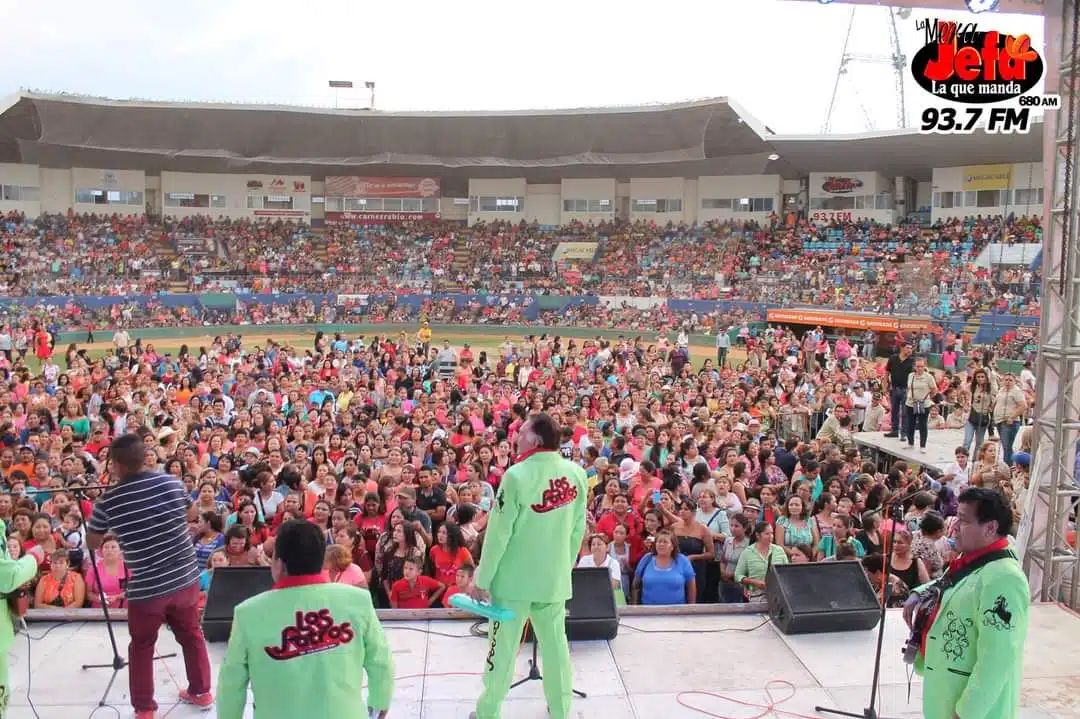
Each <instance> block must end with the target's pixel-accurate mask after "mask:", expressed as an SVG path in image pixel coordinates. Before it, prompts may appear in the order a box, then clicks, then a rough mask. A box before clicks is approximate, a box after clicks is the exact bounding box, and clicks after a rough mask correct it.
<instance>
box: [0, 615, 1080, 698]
mask: <svg viewBox="0 0 1080 719" xmlns="http://www.w3.org/2000/svg"><path fill="white" fill-rule="evenodd" d="M650 614H651V615H646V613H641V614H637V615H636V616H632V615H631V614H630V613H629V612H628V613H624V614H623V615H622V617H621V622H622V626H621V627H620V630H619V635H618V637H616V638H615V639H614V640H612V641H610V642H578V643H573V644H572V645H571V651H572V654H573V661H574V678H575V686H576V688H577V689H580V690H581V691H584V692H586V693H587V694H588V695H589V697H588V698H587V699H576V700H575V702H574V705H573V714H572V716H573V717H575V719H583V718H586V719H593V718H594V717H595V718H596V719H654V718H655V717H664V719H692V718H694V717H698V718H700V717H703V716H709V715H710V714H711V715H713V716H722V717H733V718H740V719H742V718H749V717H754V716H776V717H790V716H792V713H794V714H797V715H803V716H817V715H816V713H815V711H814V707H815V706H816V705H824V706H829V707H837V708H841V709H844V710H848V711H853V712H861V711H862V709H863V707H864V705H865V703H866V701H867V698H868V697H869V683H870V678H871V669H872V664H873V655H874V645H875V641H876V637H877V632H876V631H865V632H850V633H841V634H818V635H802V636H790V637H787V636H784V635H782V634H780V633H779V632H778V631H776V630H775V629H774V628H773V626H772V624H771V623H769V622H767V621H766V620H765V618H764V617H763V616H761V615H758V614H748V613H745V612H742V613H717V612H711V613H708V614H705V613H694V614H692V615H687V616H657V615H656V614H655V612H653V613H650ZM443 616H445V615H443ZM469 625H470V622H467V621H453V620H434V621H422V620H414V621H385V622H384V626H385V627H386V631H387V635H388V637H389V641H390V644H391V646H392V647H393V650H394V659H395V662H396V664H397V670H396V676H397V677H398V682H397V687H396V692H395V703H394V705H393V708H392V712H391V717H393V719H464V718H465V717H467V716H468V714H469V711H470V710H471V709H472V708H473V702H474V701H475V699H476V696H477V694H478V693H479V690H480V678H479V676H478V675H477V674H475V672H478V671H479V670H480V668H481V667H482V666H483V660H484V657H485V656H486V654H487V643H486V641H484V640H483V639H479V638H475V637H472V636H470V635H469V631H468V629H469ZM51 626H53V625H52V624H50V623H48V622H45V623H42V622H34V623H33V624H31V626H30V630H31V634H32V636H35V637H40V636H41V635H42V634H43V633H44V632H45V631H46V630H47V629H49V627H51ZM428 631H434V632H442V633H445V634H451V635H454V636H453V637H447V636H439V635H435V634H427V633H425V632H428ZM117 632H118V639H119V641H120V644H121V651H124V649H125V648H126V645H127V628H126V626H125V625H124V624H122V623H121V624H119V625H118V628H117ZM906 633H907V632H906V628H905V627H904V624H903V617H902V616H901V615H900V613H899V611H896V610H890V611H889V612H888V615H887V620H886V627H885V645H884V646H885V651H884V663H883V673H882V691H883V694H882V697H883V704H882V706H881V715H882V716H883V717H904V718H905V719H907V718H908V717H912V718H914V717H919V716H920V715H921V712H920V709H919V707H920V702H921V699H922V693H921V684H920V682H919V680H918V679H917V678H915V679H914V680H913V681H912V685H911V690H910V691H911V699H910V701H909V700H908V683H907V682H908V680H907V673H906V671H905V670H906V669H907V667H906V666H905V665H904V664H903V663H902V662H901V659H900V647H901V645H902V643H903V641H904V639H905V638H906ZM1076 636H1080V616H1078V615H1076V614H1074V613H1072V612H1070V611H1069V610H1068V609H1065V608H1063V607H1061V606H1059V605H1056V604H1039V605H1036V606H1034V607H1032V612H1031V622H1030V631H1029V634H1028V641H1027V650H1026V652H1025V667H1024V686H1023V696H1022V701H1021V705H1022V707H1023V711H1022V712H1021V717H1023V718H1024V719H1064V718H1065V717H1080V656H1078V654H1080V652H1078V651H1077V649H1076V648H1075V641H1073V639H1072V638H1073V637H1076ZM158 648H159V649H160V650H161V651H163V652H168V651H175V650H176V649H177V647H176V644H175V641H174V640H173V638H172V636H171V635H170V634H169V633H168V632H162V635H161V639H160V641H159V643H158ZM224 650H225V646H224V645H223V644H213V645H211V647H210V656H211V662H212V663H213V665H214V668H215V673H216V668H217V666H218V664H219V662H220V661H221V658H222V656H223V654H224ZM30 651H31V655H30V663H29V666H30V667H31V668H32V670H33V682H32V687H31V698H32V699H33V701H34V704H35V706H36V707H37V710H38V714H39V715H40V717H41V719H75V718H81V717H87V716H88V715H89V714H90V712H91V711H92V710H93V709H94V708H95V706H96V704H97V701H98V699H99V698H100V696H101V692H102V691H104V689H105V685H106V683H107V682H108V679H109V676H110V674H111V670H89V671H82V670H81V669H80V666H81V665H82V664H83V663H86V662H91V663H97V662H102V663H107V662H109V661H110V659H111V657H110V649H109V645H108V638H107V635H106V633H105V626H104V625H103V624H101V623H100V622H97V623H92V622H83V621H72V622H67V623H64V624H61V625H60V626H58V627H57V628H56V629H53V630H52V631H51V632H50V633H49V634H48V635H47V636H45V637H44V638H43V639H40V640H36V641H32V642H31V647H30ZM526 655H527V652H526V651H522V652H521V655H520V657H519V659H518V676H524V675H525V673H526V671H527V667H526V664H525V661H526ZM9 661H11V663H12V665H11V669H12V673H11V678H12V692H11V707H10V709H9V711H8V714H7V715H6V719H31V718H32V717H33V713H32V712H31V711H30V708H29V706H28V702H27V696H26V692H27V668H28V664H27V642H26V637H25V636H23V635H19V636H18V637H16V640H15V645H14V648H13V651H12V655H11V657H9ZM183 677H184V670H183V661H182V659H181V658H179V657H177V658H173V659H165V660H162V661H160V662H158V664H157V671H156V681H157V700H158V703H159V704H160V705H161V708H160V709H159V711H158V717H159V719H161V718H163V717H170V718H171V719H183V718H185V717H195V716H204V717H205V716H214V713H213V712H210V713H208V714H207V713H202V712H198V711H196V710H194V709H192V708H190V707H186V706H179V705H177V704H176V692H177V684H176V681H174V678H175V680H179V681H180V682H182V681H183ZM774 680H784V681H787V682H790V683H791V684H792V685H794V687H795V690H794V695H792V690H791V689H790V688H789V687H786V686H781V685H776V684H774V685H772V686H771V687H770V690H771V691H770V693H771V695H772V703H774V704H775V705H776V709H777V710H778V712H777V713H766V714H764V715H763V712H765V711H766V707H767V706H768V704H769V703H770V700H769V697H768V696H767V694H766V691H765V689H766V685H768V684H769V682H770V681H774ZM181 686H182V685H181ZM702 692H712V693H715V694H722V695H724V696H725V697H727V698H728V699H727V700H725V699H721V698H718V697H714V696H707V695H705V694H702ZM789 695H791V696H790V698H789V699H788V700H786V701H782V700H784V698H785V697H788V696H789ZM542 696H543V695H542V693H541V687H540V684H539V682H529V683H528V684H527V685H525V686H523V687H521V688H520V689H517V690H514V692H513V693H512V694H511V698H510V699H509V700H508V702H507V705H506V706H505V710H504V712H503V716H504V717H505V719H530V718H533V717H535V719H543V718H544V717H546V710H545V704H544V700H543V698H542ZM109 702H110V703H111V704H112V705H114V706H116V707H117V708H118V709H119V711H120V716H122V717H129V716H131V715H132V712H131V708H130V706H129V705H128V699H127V673H126V671H124V672H121V673H120V677H119V678H118V680H117V683H116V685H115V687H114V688H113V690H112V693H111V695H110V697H109ZM736 702H742V703H736ZM747 704H752V705H754V706H747ZM685 705H692V706H696V707H700V708H701V709H702V710H704V711H706V712H709V713H710V714H703V713H701V712H698V711H695V710H693V709H690V708H688V707H687V706H685ZM780 712H783V713H780ZM112 715H113V712H111V711H109V710H108V709H106V710H104V713H101V712H98V713H97V714H95V716H99V717H100V716H112ZM246 716H247V717H252V716H253V714H252V712H251V709H250V707H249V709H248V713H247V714H246Z"/></svg>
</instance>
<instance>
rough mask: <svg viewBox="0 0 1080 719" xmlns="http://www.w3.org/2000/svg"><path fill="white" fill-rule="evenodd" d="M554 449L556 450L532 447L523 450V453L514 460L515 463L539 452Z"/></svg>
mask: <svg viewBox="0 0 1080 719" xmlns="http://www.w3.org/2000/svg"><path fill="white" fill-rule="evenodd" d="M554 451H555V450H554V449H544V448H543V447H537V448H536V449H530V450H529V451H528V452H522V453H521V454H519V455H518V456H517V458H516V459H515V460H514V464H517V463H518V462H524V461H525V460H526V459H528V458H529V457H531V456H533V455H534V454H539V453H540V452H554Z"/></svg>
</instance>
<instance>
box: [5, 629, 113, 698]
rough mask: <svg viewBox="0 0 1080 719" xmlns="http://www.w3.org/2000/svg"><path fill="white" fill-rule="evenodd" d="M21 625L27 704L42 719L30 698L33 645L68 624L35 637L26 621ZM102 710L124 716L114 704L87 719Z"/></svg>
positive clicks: (32, 676) (32, 675)
mask: <svg viewBox="0 0 1080 719" xmlns="http://www.w3.org/2000/svg"><path fill="white" fill-rule="evenodd" d="M21 623H22V629H21V631H22V633H23V634H25V635H26V703H27V704H28V705H29V707H30V711H31V712H32V713H33V714H34V719H41V715H40V714H38V710H37V707H36V706H34V700H33V698H31V696H30V690H31V688H32V687H33V681H34V670H33V661H31V660H32V656H31V655H32V653H33V643H34V642H40V641H42V640H43V639H45V637H47V636H49V635H50V634H52V633H53V631H54V630H56V629H59V628H60V627H62V626H64V624H66V623H67V622H57V623H56V624H54V625H52V626H51V627H49V628H48V629H46V630H45V631H44V632H42V633H41V634H39V635H38V636H34V635H33V634H31V633H30V628H29V627H28V626H27V625H26V622H25V621H22V622H21ZM101 709H111V710H112V711H114V712H116V719H121V717H122V716H123V715H122V714H121V713H120V710H119V709H117V708H116V707H114V706H113V705H112V704H100V705H98V706H96V707H94V708H93V710H92V711H91V712H90V714H89V715H87V719H91V718H92V717H93V716H94V714H96V713H97V712H98V711H100V710H101Z"/></svg>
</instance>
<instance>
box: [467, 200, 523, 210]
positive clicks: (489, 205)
mask: <svg viewBox="0 0 1080 719" xmlns="http://www.w3.org/2000/svg"><path fill="white" fill-rule="evenodd" d="M470 200H471V198H470ZM476 207H477V210H475V211H476V212H522V211H524V208H525V198H524V197H477V198H476Z"/></svg>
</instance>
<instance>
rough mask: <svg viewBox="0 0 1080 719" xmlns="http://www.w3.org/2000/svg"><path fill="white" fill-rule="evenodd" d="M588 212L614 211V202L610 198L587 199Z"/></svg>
mask: <svg viewBox="0 0 1080 719" xmlns="http://www.w3.org/2000/svg"><path fill="white" fill-rule="evenodd" d="M588 208H589V212H614V211H615V207H614V203H613V202H612V201H611V200H589V202H588Z"/></svg>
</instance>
